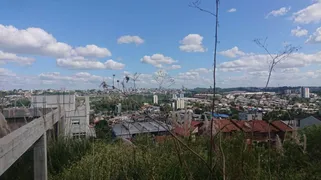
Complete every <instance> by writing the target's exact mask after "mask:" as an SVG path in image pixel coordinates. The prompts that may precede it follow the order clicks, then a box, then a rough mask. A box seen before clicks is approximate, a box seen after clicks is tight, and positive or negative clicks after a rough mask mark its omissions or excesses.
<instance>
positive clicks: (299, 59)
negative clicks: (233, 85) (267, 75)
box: [218, 51, 321, 72]
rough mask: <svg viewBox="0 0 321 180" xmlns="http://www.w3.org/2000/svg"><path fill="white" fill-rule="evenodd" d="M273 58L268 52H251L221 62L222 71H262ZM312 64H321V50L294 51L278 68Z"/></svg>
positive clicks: (220, 68)
mask: <svg viewBox="0 0 321 180" xmlns="http://www.w3.org/2000/svg"><path fill="white" fill-rule="evenodd" d="M272 55H273V54H272ZM270 61H271V58H270V57H269V55H267V54H251V55H247V56H243V57H241V58H239V59H237V60H234V61H229V62H224V63H221V64H220V65H219V66H218V67H219V70H220V71H223V72H227V71H236V72H240V71H250V72H251V71H262V70H267V68H268V67H269V64H268V62H270ZM310 64H321V51H320V52H317V53H315V54H304V53H293V54H292V55H290V56H289V57H288V58H287V59H284V60H283V61H281V62H280V63H279V64H278V65H277V66H276V68H277V69H284V68H298V67H305V66H307V65H310Z"/></svg>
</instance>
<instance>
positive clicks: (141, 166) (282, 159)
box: [52, 129, 321, 180]
mask: <svg viewBox="0 0 321 180" xmlns="http://www.w3.org/2000/svg"><path fill="white" fill-rule="evenodd" d="M309 132H310V134H308V133H307V138H308V139H309V138H311V140H312V139H313V137H315V138H317V136H318V135H319V134H318V133H321V129H312V130H309ZM319 137H320V136H319ZM315 140H316V139H315ZM183 141H184V143H186V144H187V145H188V146H189V147H190V148H191V149H193V150H194V151H195V152H196V153H197V154H199V155H200V156H201V157H202V158H204V159H207V153H208V146H209V144H208V142H209V139H208V138H207V137H197V139H196V140H195V141H190V140H188V138H187V139H185V140H183ZM214 142H215V146H214V159H213V164H214V168H213V172H212V176H213V178H210V179H223V176H224V173H223V172H224V171H223V167H225V168H224V169H225V176H226V179H247V180H252V179H253V180H254V179H286V180H287V179H290V180H301V179H321V171H320V164H321V161H320V159H317V158H312V157H311V154H310V153H305V152H304V151H303V150H302V145H298V144H296V143H294V141H290V140H288V141H286V142H285V143H284V145H283V148H284V149H283V151H282V152H278V151H276V150H275V149H267V148H264V147H259V146H252V147H251V148H250V147H249V146H248V144H246V143H245V141H244V136H243V135H242V134H234V135H233V138H231V137H228V138H223V137H222V139H221V140H220V138H219V137H216V138H215V140H214ZM220 142H221V143H220ZM133 143H134V144H135V146H131V145H128V144H124V143H122V142H121V141H120V142H117V143H112V144H111V143H109V144H105V143H102V142H98V143H94V145H93V147H94V149H93V151H92V153H88V154H87V155H86V156H84V157H83V158H82V159H81V160H80V161H78V162H77V163H74V164H72V165H71V166H70V167H69V168H66V169H65V170H64V171H63V172H62V173H60V174H56V175H54V176H53V177H52V180H56V179H57V180H58V179H59V180H65V179H66V180H67V179H68V180H73V179H75V180H87V179H93V180H95V179H142V180H144V179H146V180H149V179H166V180H167V179H209V175H210V173H209V170H208V168H207V166H206V165H205V164H204V163H203V162H202V161H201V160H200V159H199V158H198V157H196V156H195V155H194V154H193V153H192V152H191V151H189V150H188V149H186V148H185V147H184V146H182V145H181V144H180V143H178V142H177V141H174V140H173V139H168V140H166V141H165V142H163V143H155V142H154V139H153V137H152V136H137V137H135V139H134V140H133ZM318 144H320V143H318ZM318 147H319V146H317V147H309V148H310V149H309V148H308V150H311V151H317V152H320V148H318ZM314 148H316V149H314ZM317 148H318V149H317ZM224 162H225V163H224Z"/></svg>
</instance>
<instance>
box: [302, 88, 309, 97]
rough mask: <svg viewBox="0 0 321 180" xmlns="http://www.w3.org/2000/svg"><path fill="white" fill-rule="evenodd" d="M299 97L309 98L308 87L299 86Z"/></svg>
mask: <svg viewBox="0 0 321 180" xmlns="http://www.w3.org/2000/svg"><path fill="white" fill-rule="evenodd" d="M301 97H302V98H310V89H309V88H304V87H302V88H301Z"/></svg>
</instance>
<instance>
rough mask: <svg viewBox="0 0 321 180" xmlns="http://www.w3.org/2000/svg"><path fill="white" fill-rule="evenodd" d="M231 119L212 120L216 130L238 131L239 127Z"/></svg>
mask: <svg viewBox="0 0 321 180" xmlns="http://www.w3.org/2000/svg"><path fill="white" fill-rule="evenodd" d="M232 121H233V120H228V119H220V120H216V119H215V120H213V124H214V127H215V129H216V130H217V131H221V132H232V131H239V130H240V129H239V128H238V127H237V126H236V125H235V124H234V123H233V122H232Z"/></svg>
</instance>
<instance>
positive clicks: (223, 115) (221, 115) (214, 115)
mask: <svg viewBox="0 0 321 180" xmlns="http://www.w3.org/2000/svg"><path fill="white" fill-rule="evenodd" d="M213 117H215V118H229V117H230V116H229V115H227V114H218V113H213Z"/></svg>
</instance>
